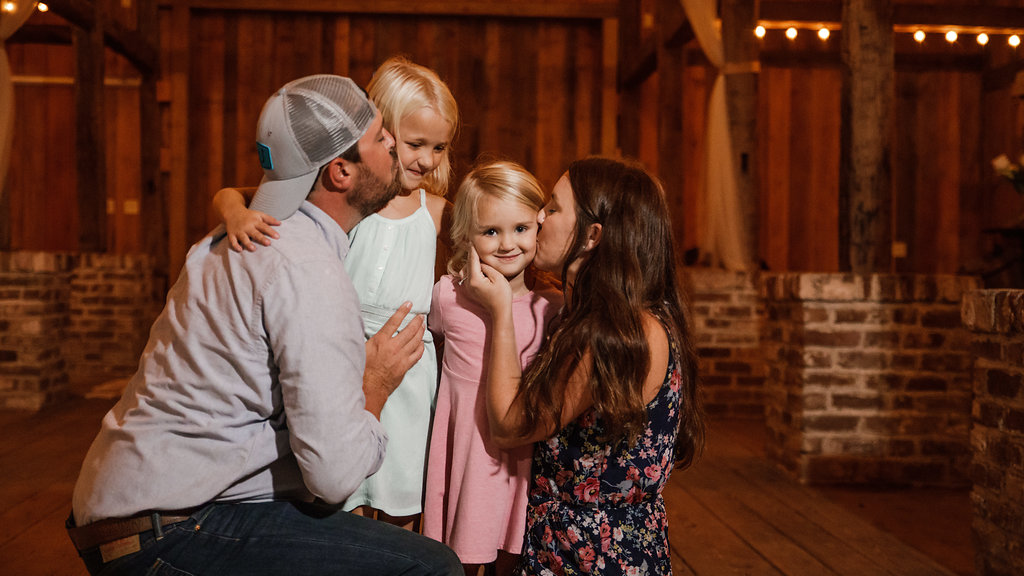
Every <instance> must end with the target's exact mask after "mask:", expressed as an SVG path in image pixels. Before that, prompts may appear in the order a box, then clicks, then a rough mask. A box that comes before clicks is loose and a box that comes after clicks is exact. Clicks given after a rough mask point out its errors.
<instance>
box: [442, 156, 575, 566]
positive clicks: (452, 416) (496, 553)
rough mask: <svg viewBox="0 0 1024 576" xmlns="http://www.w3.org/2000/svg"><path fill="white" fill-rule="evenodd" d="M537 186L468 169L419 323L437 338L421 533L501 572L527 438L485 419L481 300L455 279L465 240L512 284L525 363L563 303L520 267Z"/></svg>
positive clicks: (502, 165)
mask: <svg viewBox="0 0 1024 576" xmlns="http://www.w3.org/2000/svg"><path fill="white" fill-rule="evenodd" d="M543 205H544V193H543V191H542V190H541V188H540V185H539V184H538V183H537V180H536V179H535V178H534V177H533V176H532V175H531V174H530V173H529V172H527V171H526V170H525V169H523V168H522V167H521V166H519V165H518V164H515V163H513V162H492V163H489V164H485V165H482V166H479V167H477V168H475V169H474V170H473V171H471V172H470V173H469V174H468V175H467V176H466V178H465V180H464V181H463V182H462V185H461V186H460V187H459V191H458V196H457V197H456V200H455V208H454V212H453V218H452V227H451V234H452V246H453V250H454V253H453V256H452V258H451V260H450V261H449V263H448V271H449V274H448V275H446V276H444V277H442V278H441V280H439V281H438V282H437V284H436V285H435V286H434V293H433V296H432V298H431V306H430V316H429V317H428V320H427V324H428V326H429V327H430V330H431V332H433V333H434V338H435V341H436V342H439V343H440V345H441V346H443V350H444V352H443V359H442V362H441V384H440V387H439V389H438V394H437V408H436V410H435V413H434V425H433V431H432V433H431V438H430V454H429V456H428V458H427V484H426V492H425V497H424V498H425V502H424V507H423V517H424V524H423V533H424V534H425V535H427V536H430V537H432V538H435V539H438V540H440V541H442V542H444V543H445V544H447V545H449V546H450V547H451V548H452V549H453V550H455V552H456V553H457V554H458V555H459V558H460V559H461V560H462V563H463V567H464V568H465V570H466V574H473V575H475V574H476V573H477V571H478V569H479V567H480V565H482V564H490V563H492V562H496V571H497V574H499V575H501V574H508V573H510V572H511V569H512V567H513V565H514V563H515V561H516V559H517V556H518V555H519V553H520V551H521V550H522V544H523V534H524V531H525V527H526V505H527V489H528V484H529V479H530V463H531V458H532V447H531V446H522V447H519V448H516V449H513V450H502V449H500V448H498V447H497V446H496V445H495V444H494V443H493V442H492V440H491V434H490V429H489V426H488V422H487V412H486V409H485V406H486V403H485V398H484V390H485V388H486V382H485V377H484V374H485V371H484V368H483V363H484V360H485V358H486V355H487V338H486V331H487V326H488V324H489V322H490V320H489V318H488V314H487V312H486V311H485V309H484V308H483V307H482V306H480V305H478V304H477V303H475V302H473V301H472V300H470V299H469V298H468V297H467V296H466V294H465V293H464V288H463V286H462V276H461V274H462V271H463V269H464V268H465V266H466V261H467V255H468V253H469V249H470V246H472V247H473V248H475V250H476V252H477V253H478V254H479V255H480V260H481V261H482V262H485V263H487V264H488V265H490V266H492V267H493V268H495V269H496V270H498V271H499V272H501V274H503V275H504V276H505V278H506V279H508V282H509V284H510V285H511V287H512V298H513V304H512V307H513V314H514V321H515V337H516V343H517V349H518V357H519V361H520V362H521V364H522V365H526V364H527V363H528V362H529V361H530V359H531V358H533V356H534V354H536V352H537V349H538V348H539V347H540V345H541V342H542V341H543V328H544V326H545V325H546V324H547V322H548V321H549V320H550V319H551V318H552V317H554V316H555V315H556V314H557V313H558V310H559V308H560V307H561V304H562V298H561V293H560V292H558V291H557V290H555V289H554V288H552V287H551V286H550V285H548V284H546V283H543V282H540V281H539V280H536V281H535V282H534V283H533V285H532V286H531V282H530V279H529V278H528V277H527V268H528V267H529V266H530V263H531V262H532V261H533V257H534V255H535V254H536V251H537V212H538V211H539V210H540V209H541V207H542V206H543Z"/></svg>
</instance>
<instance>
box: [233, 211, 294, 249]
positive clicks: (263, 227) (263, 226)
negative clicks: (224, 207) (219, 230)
mask: <svg viewBox="0 0 1024 576" xmlns="http://www.w3.org/2000/svg"><path fill="white" fill-rule="evenodd" d="M280 225H281V221H280V220H278V219H277V218H274V217H273V216H271V215H269V214H266V213H264V212H258V211H256V210H248V209H246V210H243V211H240V212H237V213H236V214H235V215H234V216H232V217H231V218H228V219H227V221H226V222H225V227H226V229H227V233H228V238H229V239H230V240H231V249H232V250H234V251H236V252H241V251H242V247H245V249H246V250H248V251H250V252H252V251H254V250H256V244H254V243H253V242H254V241H255V242H258V243H260V244H262V245H263V246H270V239H271V238H273V239H275V240H276V239H278V238H280V237H281V235H280V234H278V233H277V231H276V230H274V228H273V227H274V226H280Z"/></svg>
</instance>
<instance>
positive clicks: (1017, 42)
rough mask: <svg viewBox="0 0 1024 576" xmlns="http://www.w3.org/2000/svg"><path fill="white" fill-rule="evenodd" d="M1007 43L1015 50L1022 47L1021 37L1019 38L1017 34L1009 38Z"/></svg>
mask: <svg viewBox="0 0 1024 576" xmlns="http://www.w3.org/2000/svg"><path fill="white" fill-rule="evenodd" d="M1006 41H1007V42H1009V44H1010V46H1013V47H1014V48H1016V47H1017V46H1020V36H1017V35H1016V34H1014V35H1013V36H1010V37H1009V38H1007V39H1006Z"/></svg>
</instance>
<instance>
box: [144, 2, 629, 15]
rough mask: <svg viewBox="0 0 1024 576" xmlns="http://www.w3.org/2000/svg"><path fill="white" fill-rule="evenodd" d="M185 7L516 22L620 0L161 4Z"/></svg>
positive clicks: (600, 11)
mask: <svg viewBox="0 0 1024 576" xmlns="http://www.w3.org/2000/svg"><path fill="white" fill-rule="evenodd" d="M181 5H185V6H188V7H189V8H193V9H197V8H199V9H209V10H246V11H276V12H332V13H351V14H409V15H432V16H441V15H444V16H503V17H515V18H586V19H604V18H615V17H617V16H618V12H619V2H618V0H594V1H591V2H574V1H568V0H552V1H548V2H536V1H512V2H473V1H468V0H421V1H418V2H408V1H407V0H376V1H375V2H367V1H366V0H306V1H304V2H301V3H298V4H286V3H283V2H281V1H280V0H160V6H162V7H170V6H181Z"/></svg>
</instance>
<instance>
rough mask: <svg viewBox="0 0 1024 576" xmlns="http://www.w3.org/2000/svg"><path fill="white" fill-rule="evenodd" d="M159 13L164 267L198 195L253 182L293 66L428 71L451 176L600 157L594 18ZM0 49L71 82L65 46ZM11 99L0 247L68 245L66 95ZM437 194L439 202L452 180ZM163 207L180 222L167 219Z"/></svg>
mask: <svg viewBox="0 0 1024 576" xmlns="http://www.w3.org/2000/svg"><path fill="white" fill-rule="evenodd" d="M173 10H179V11H178V12H177V18H178V21H176V22H174V24H177V23H180V22H181V21H184V22H186V23H187V28H185V29H182V28H181V27H180V26H175V25H174V24H172V14H174V12H173ZM161 19H162V24H161V32H162V38H161V43H162V46H163V49H162V65H163V70H162V78H163V88H162V90H161V99H162V101H163V102H164V103H165V104H169V105H170V108H168V109H165V114H164V116H165V118H164V122H163V126H162V127H161V130H162V132H163V141H164V147H165V152H166V153H165V157H164V159H163V161H162V166H163V170H164V171H165V179H164V182H163V185H164V186H169V187H171V188H172V193H174V190H173V186H172V185H171V183H170V180H169V179H173V178H174V177H175V176H174V175H173V171H174V170H178V169H179V167H178V165H177V164H176V163H175V162H174V160H173V158H174V154H173V151H174V150H175V147H176V146H178V147H182V148H183V149H184V150H183V152H184V154H185V155H186V158H187V164H186V166H187V168H186V172H187V174H186V176H185V178H186V181H185V182H186V185H185V186H183V187H182V194H183V195H184V196H185V197H184V199H182V198H171V199H170V200H169V206H168V207H167V209H168V210H169V211H170V214H171V215H172V219H171V224H172V227H180V228H183V229H184V233H183V234H181V233H177V234H176V233H175V231H174V230H172V238H171V244H172V246H171V250H172V260H173V258H174V256H173V255H174V254H175V253H176V252H177V253H180V254H181V255H183V254H184V252H185V249H186V248H187V245H188V244H190V243H192V242H194V241H196V240H198V239H199V238H200V237H202V235H204V234H205V233H206V232H207V231H208V230H209V229H210V228H211V227H212V226H213V225H214V223H215V218H214V217H213V214H212V212H211V210H210V206H209V204H210V198H211V197H212V195H213V193H214V192H216V190H217V189H219V188H220V187H222V186H224V185H226V184H253V185H254V184H255V183H257V182H258V180H259V177H260V174H261V173H260V170H259V167H258V164H257V162H256V159H255V154H254V153H253V143H252V142H253V134H254V132H255V124H256V119H257V117H258V115H259V111H260V108H261V107H262V105H263V102H264V101H265V100H266V98H267V97H268V96H269V94H270V93H271V92H272V91H273V90H275V89H276V88H278V87H279V86H281V85H283V84H284V83H285V82H287V81H288V80H291V79H293V78H297V77H300V76H304V75H307V74H314V73H323V72H330V73H337V74H343V75H348V76H351V77H352V78H353V79H354V80H356V82H357V83H359V84H360V85H363V86H365V85H366V83H367V82H368V81H369V79H370V76H371V75H372V73H373V71H374V69H375V68H376V67H377V66H378V65H379V64H380V63H381V62H383V61H384V60H385V59H386V58H388V57H389V56H392V55H396V54H403V55H405V56H407V57H409V58H410V59H412V60H413V61H415V62H417V63H420V64H423V65H426V66H429V67H431V68H434V69H435V70H437V72H438V73H439V74H440V75H441V77H442V78H443V79H444V80H445V81H446V82H448V84H449V86H450V88H451V89H452V92H453V93H454V95H455V97H456V100H457V101H458V103H459V106H460V113H461V116H462V123H461V127H460V131H459V134H458V136H457V139H456V141H455V144H454V147H453V154H454V164H455V169H456V179H455V180H454V182H456V183H457V182H458V181H459V179H460V178H461V175H462V174H464V173H465V172H466V171H467V170H468V169H469V168H470V167H471V166H472V164H473V162H474V161H475V160H476V159H477V158H478V157H479V156H481V155H484V156H487V157H503V158H509V159H512V160H516V161H518V162H521V163H523V164H524V165H525V166H526V167H527V168H528V169H530V170H531V171H533V172H534V173H535V174H536V175H537V177H538V178H539V179H540V181H541V182H542V184H543V185H544V186H546V187H551V186H552V185H553V184H554V183H555V181H556V180H557V179H558V177H559V176H560V175H561V173H562V172H563V171H564V170H565V167H566V166H567V165H568V163H569V162H570V161H571V160H572V159H575V158H577V157H580V156H584V155H587V154H594V153H598V152H600V151H601V150H602V138H603V137H604V135H603V133H602V123H603V122H604V123H605V124H608V122H607V119H605V118H604V117H603V114H602V113H603V112H605V113H607V112H606V111H605V110H604V107H605V106H606V105H607V103H606V102H605V101H604V100H605V96H604V94H605V92H604V89H605V86H606V85H607V78H606V77H605V76H606V75H607V73H608V72H606V70H605V67H606V64H607V63H606V62H605V61H604V60H605V57H604V53H605V44H604V43H605V40H606V38H605V37H604V33H603V30H604V28H605V26H604V25H603V22H602V20H601V19H593V18H566V19H555V18H550V19H546V18H510V17H496V16H430V17H423V16H403V15H373V14H356V15H340V14H332V13H289V12H269V11H236V10H207V9H191V10H188V9H186V14H185V15H184V16H182V13H181V10H180V9H177V8H172V9H171V10H168V9H163V10H161ZM612 29H614V27H612ZM181 46H187V62H185V63H178V62H174V58H175V57H177V55H178V54H180V52H176V49H177V48H178V47H181ZM10 52H11V61H12V68H13V69H14V74H15V75H18V76H26V75H33V76H38V77H40V78H51V79H52V78H54V77H61V78H70V77H71V76H72V75H73V69H72V66H73V63H72V62H73V61H72V58H71V54H72V53H71V51H70V48H69V47H67V46H44V45H35V44H22V45H13V46H11V47H10ZM118 60H119V59H117V58H110V59H108V63H107V76H108V81H109V80H110V78H111V77H112V76H113V77H114V79H115V84H116V86H111V87H108V89H107V93H106V98H107V116H108V123H107V130H108V132H107V138H108V148H109V150H108V154H107V163H108V174H109V175H108V180H109V182H108V196H109V198H110V201H111V207H112V209H113V210H114V212H112V213H111V217H110V220H111V221H110V226H109V228H110V236H109V238H108V240H109V247H110V248H109V249H110V250H111V251H116V252H132V251H139V250H141V249H142V245H141V232H140V230H139V224H138V214H137V206H138V197H139V192H138V164H139V152H138V130H139V126H138V114H139V111H138V108H139V105H138V88H137V84H136V86H135V87H133V86H131V82H132V81H135V82H137V75H136V78H135V79H134V80H133V79H132V78H127V79H122V80H118V77H119V75H120V74H122V72H124V69H123V68H122V67H121V66H120V62H119V61H118ZM178 70H182V71H183V72H184V73H177V71H178ZM610 73H612V74H614V67H613V68H612V69H611V70H610ZM175 74H177V75H175ZM182 87H183V88H184V89H185V90H187V91H186V92H183V93H182V94H184V95H186V96H187V111H186V113H185V114H183V115H184V116H186V117H187V120H186V122H187V137H186V138H182V137H181V136H178V140H177V141H175V140H174V139H175V134H176V132H175V127H174V125H173V122H174V118H175V115H174V103H173V99H174V98H175V97H176V96H177V95H178V94H179V92H178V89H179V88H182ZM17 98H18V101H19V102H20V103H23V106H24V107H23V108H21V110H22V111H23V112H25V114H22V115H21V116H20V119H19V124H18V127H17V133H16V134H17V135H16V136H15V139H16V142H17V141H23V142H29V141H31V142H32V143H33V145H32V146H16V151H15V158H14V162H13V167H12V179H13V180H12V185H11V187H10V189H11V191H12V193H11V201H12V206H11V210H10V212H11V223H12V246H11V249H15V250H18V249H24V250H76V249H77V240H76V239H77V232H76V231H77V214H76V211H75V209H74V206H75V196H74V188H75V183H74V170H73V166H74V164H73V158H74V150H73V141H74V131H73V130H74V120H73V105H72V88H71V86H70V85H57V84H52V83H51V84H40V85H24V84H19V85H18V87H17ZM610 125H611V126H612V127H614V122H612V123H611V124H610ZM178 134H180V132H179V133H178ZM62 159H66V160H68V161H67V162H65V161H64V160H62ZM62 167H63V168H62ZM33 190H37V192H33ZM38 190H46V191H47V193H46V194H43V193H39V192H38ZM450 193H451V195H452V197H454V189H453V190H451V191H450ZM177 212H183V215H181V216H177V217H175V214H176V213H177ZM51 222H52V223H53V224H52V225H51V224H50V223H51ZM179 237H180V240H179V241H176V239H177V238H179ZM175 244H180V246H175ZM171 273H172V276H173V274H174V271H173V270H172V272H171Z"/></svg>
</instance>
